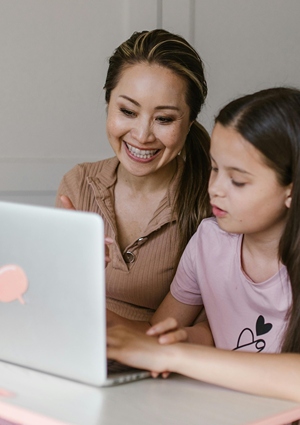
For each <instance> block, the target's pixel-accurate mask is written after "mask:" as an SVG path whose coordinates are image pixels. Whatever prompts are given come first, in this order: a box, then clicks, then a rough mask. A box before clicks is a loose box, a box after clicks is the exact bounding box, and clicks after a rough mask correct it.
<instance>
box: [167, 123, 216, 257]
mask: <svg viewBox="0 0 300 425" xmlns="http://www.w3.org/2000/svg"><path fill="white" fill-rule="evenodd" d="M209 148H210V137H209V134H208V133H207V131H206V130H205V128H204V127H203V126H202V125H201V124H200V123H198V122H197V121H194V122H193V124H192V126H191V129H190V132H189V134H188V136H187V139H186V143H185V148H184V150H183V152H182V156H183V157H184V159H185V165H184V169H183V173H182V178H181V182H180V185H179V187H178V189H177V194H176V202H175V211H176V212H177V217H178V228H179V238H180V243H179V253H178V254H179V255H181V254H182V252H183V250H184V248H185V246H186V244H187V243H188V241H189V240H190V238H191V237H192V235H193V234H194V233H195V231H196V230H197V227H198V226H199V224H200V222H201V220H202V219H203V218H206V217H209V216H210V215H211V208H210V204H209V195H208V181H209V175H210V159H209Z"/></svg>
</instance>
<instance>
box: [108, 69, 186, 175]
mask: <svg viewBox="0 0 300 425" xmlns="http://www.w3.org/2000/svg"><path fill="white" fill-rule="evenodd" d="M186 91H187V85H186V82H185V80H184V79H183V78H181V77H179V76H177V75H176V74H175V73H173V72H172V71H171V70H169V69H168V68H165V67H161V66H159V65H149V64H147V63H139V64H135V65H132V66H129V67H126V68H125V69H124V71H123V72H122V74H121V78H120V80H119V82H118V84H117V86H116V87H115V88H114V90H113V91H112V93H111V97H110V101H109V104H108V108H107V123H106V130H107V135H108V139H109V142H110V144H111V146H112V148H113V150H114V152H115V154H116V156H117V157H118V159H119V161H120V162H121V164H122V165H123V167H124V168H125V169H126V170H127V171H128V172H129V173H130V174H132V175H135V176H146V175H149V174H152V173H155V172H156V171H158V170H161V169H162V168H164V167H166V166H167V165H171V163H172V161H173V160H174V158H175V157H176V155H177V154H178V153H179V152H180V151H181V149H182V148H183V146H184V143H185V139H186V136H187V134H188V132H189V128H190V125H191V122H190V108H189V106H188V105H187V103H186Z"/></svg>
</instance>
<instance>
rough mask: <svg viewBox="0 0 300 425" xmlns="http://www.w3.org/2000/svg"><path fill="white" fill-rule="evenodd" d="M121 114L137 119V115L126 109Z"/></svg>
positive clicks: (122, 109)
mask: <svg viewBox="0 0 300 425" xmlns="http://www.w3.org/2000/svg"><path fill="white" fill-rule="evenodd" d="M121 112H122V113H123V114H124V115H126V116H127V117H132V118H133V117H135V116H136V114H135V112H133V111H130V109H126V108H121Z"/></svg>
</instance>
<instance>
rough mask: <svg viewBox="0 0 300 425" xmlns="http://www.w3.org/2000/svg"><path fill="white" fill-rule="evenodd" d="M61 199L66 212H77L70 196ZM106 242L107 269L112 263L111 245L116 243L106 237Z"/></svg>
mask: <svg viewBox="0 0 300 425" xmlns="http://www.w3.org/2000/svg"><path fill="white" fill-rule="evenodd" d="M59 199H60V200H61V203H62V205H63V207H64V208H65V209H66V210H74V211H75V210H76V208H75V207H74V205H73V203H72V201H71V199H70V198H69V197H68V196H66V195H61V196H60V197H59ZM104 242H105V267H106V266H107V264H108V263H109V262H110V261H111V258H110V256H109V245H111V244H112V243H113V242H114V241H113V239H112V238H110V237H109V236H105V239H104Z"/></svg>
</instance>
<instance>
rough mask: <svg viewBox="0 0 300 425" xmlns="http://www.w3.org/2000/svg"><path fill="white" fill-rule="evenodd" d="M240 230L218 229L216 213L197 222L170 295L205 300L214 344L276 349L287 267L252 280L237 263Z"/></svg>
mask: <svg viewBox="0 0 300 425" xmlns="http://www.w3.org/2000/svg"><path fill="white" fill-rule="evenodd" d="M242 239H243V235H241V234H240V235H238V234H231V233H227V232H225V231H223V230H221V229H220V228H219V226H218V223H217V221H216V219H214V218H208V219H205V220H203V221H202V222H201V224H200V226H199V227H198V230H197V232H196V233H195V234H194V236H193V237H192V238H191V240H190V242H189V243H188V245H187V247H186V249H185V251H184V253H183V256H182V258H181V260H180V263H179V266H178V269H177V272H176V275H175V277H174V280H173V282H172V284H171V293H172V295H173V297H174V298H176V299H177V300H178V301H180V302H182V303H184V304H190V305H202V304H204V306H205V311H206V314H207V317H208V320H209V323H210V327H211V330H212V333H213V337H214V340H215V344H216V347H218V348H223V349H228V350H243V351H251V352H271V353H274V352H279V351H280V349H281V343H282V339H283V334H284V331H285V328H286V324H287V320H286V315H287V311H288V308H289V306H290V304H291V299H292V296H291V288H290V281H289V278H288V275H287V270H286V268H285V267H284V266H282V265H281V264H278V272H277V273H276V274H275V275H274V276H272V277H271V278H270V279H268V280H267V281H265V282H261V283H254V282H253V281H252V280H251V279H250V278H249V277H248V276H247V275H246V274H245V273H244V272H243V269H242V266H241V245H242Z"/></svg>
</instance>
